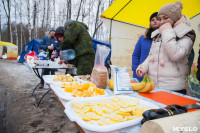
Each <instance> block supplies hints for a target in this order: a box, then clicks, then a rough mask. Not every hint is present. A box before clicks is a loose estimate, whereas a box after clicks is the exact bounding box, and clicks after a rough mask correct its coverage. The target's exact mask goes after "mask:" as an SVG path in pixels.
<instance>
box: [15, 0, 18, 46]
mask: <svg viewBox="0 0 200 133" xmlns="http://www.w3.org/2000/svg"><path fill="white" fill-rule="evenodd" d="M14 2H15V36H16V45H17V46H18V49H19V43H18V34H17V8H18V4H17V2H16V0H14Z"/></svg>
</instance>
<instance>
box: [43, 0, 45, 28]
mask: <svg viewBox="0 0 200 133" xmlns="http://www.w3.org/2000/svg"><path fill="white" fill-rule="evenodd" d="M43 1H44V5H43V6H44V8H43V17H42V28H43V27H44V19H45V14H46V8H45V7H46V3H45V1H46V0H43Z"/></svg>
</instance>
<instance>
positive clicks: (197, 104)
mask: <svg viewBox="0 0 200 133" xmlns="http://www.w3.org/2000/svg"><path fill="white" fill-rule="evenodd" d="M183 107H186V108H187V109H200V102H197V103H195V104H189V105H185V106H183Z"/></svg>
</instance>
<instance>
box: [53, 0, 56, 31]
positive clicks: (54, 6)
mask: <svg viewBox="0 0 200 133" xmlns="http://www.w3.org/2000/svg"><path fill="white" fill-rule="evenodd" d="M53 10H54V11H53V12H54V24H53V26H54V27H55V26H56V3H55V0H53Z"/></svg>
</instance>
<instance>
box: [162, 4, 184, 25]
mask: <svg viewBox="0 0 200 133" xmlns="http://www.w3.org/2000/svg"><path fill="white" fill-rule="evenodd" d="M182 9H183V4H182V2H181V1H176V2H174V3H169V4H166V5H164V6H163V7H161V8H160V10H159V12H158V15H160V14H163V15H167V16H168V17H170V18H171V19H172V20H174V21H175V22H176V21H178V20H179V19H180V18H181V11H182Z"/></svg>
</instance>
